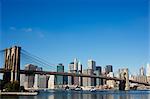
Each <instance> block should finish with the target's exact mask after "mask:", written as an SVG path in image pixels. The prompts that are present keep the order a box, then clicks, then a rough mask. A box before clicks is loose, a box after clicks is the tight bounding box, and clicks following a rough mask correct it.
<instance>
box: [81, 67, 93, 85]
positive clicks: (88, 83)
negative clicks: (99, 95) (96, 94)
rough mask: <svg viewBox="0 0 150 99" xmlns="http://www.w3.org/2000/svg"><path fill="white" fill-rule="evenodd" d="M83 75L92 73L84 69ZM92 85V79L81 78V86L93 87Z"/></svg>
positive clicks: (90, 70)
mask: <svg viewBox="0 0 150 99" xmlns="http://www.w3.org/2000/svg"><path fill="white" fill-rule="evenodd" d="M83 74H87V75H93V74H94V73H93V70H92V69H85V70H83ZM94 83H95V82H94V78H90V77H83V86H94Z"/></svg>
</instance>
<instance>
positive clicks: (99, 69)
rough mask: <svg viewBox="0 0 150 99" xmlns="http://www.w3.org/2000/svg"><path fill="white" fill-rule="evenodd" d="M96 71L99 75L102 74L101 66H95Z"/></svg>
mask: <svg viewBox="0 0 150 99" xmlns="http://www.w3.org/2000/svg"><path fill="white" fill-rule="evenodd" d="M96 70H97V71H99V74H102V67H101V66H96Z"/></svg>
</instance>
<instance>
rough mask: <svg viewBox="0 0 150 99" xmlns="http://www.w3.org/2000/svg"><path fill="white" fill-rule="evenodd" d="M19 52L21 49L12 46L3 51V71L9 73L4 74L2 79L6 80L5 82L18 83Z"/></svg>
mask: <svg viewBox="0 0 150 99" xmlns="http://www.w3.org/2000/svg"><path fill="white" fill-rule="evenodd" d="M20 51H21V47H17V46H14V47H12V48H9V49H5V65H4V66H5V67H4V68H5V70H6V71H10V73H4V76H3V79H4V80H5V79H7V81H6V80H5V81H6V83H7V82H10V81H11V82H15V81H17V82H18V83H20V73H19V71H20Z"/></svg>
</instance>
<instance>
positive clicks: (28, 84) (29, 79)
mask: <svg viewBox="0 0 150 99" xmlns="http://www.w3.org/2000/svg"><path fill="white" fill-rule="evenodd" d="M36 68H37V66H35V65H33V64H27V65H25V70H36ZM34 76H35V75H26V76H25V82H24V83H25V86H24V87H25V88H32V87H33V86H34Z"/></svg>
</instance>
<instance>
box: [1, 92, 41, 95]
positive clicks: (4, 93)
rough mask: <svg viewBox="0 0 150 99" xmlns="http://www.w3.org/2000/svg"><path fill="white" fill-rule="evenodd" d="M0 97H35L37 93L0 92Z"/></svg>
mask: <svg viewBox="0 0 150 99" xmlns="http://www.w3.org/2000/svg"><path fill="white" fill-rule="evenodd" d="M0 95H18V96H35V95H38V92H0Z"/></svg>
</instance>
